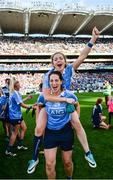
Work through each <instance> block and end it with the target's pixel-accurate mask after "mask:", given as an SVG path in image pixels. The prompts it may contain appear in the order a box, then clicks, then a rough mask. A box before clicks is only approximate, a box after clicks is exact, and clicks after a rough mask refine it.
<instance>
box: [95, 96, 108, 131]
mask: <svg viewBox="0 0 113 180" xmlns="http://www.w3.org/2000/svg"><path fill="white" fill-rule="evenodd" d="M102 102H103V100H102V98H98V99H97V101H96V104H95V105H94V107H93V111H92V123H93V127H94V128H103V129H109V125H108V124H106V123H105V120H106V116H104V115H103V113H102Z"/></svg>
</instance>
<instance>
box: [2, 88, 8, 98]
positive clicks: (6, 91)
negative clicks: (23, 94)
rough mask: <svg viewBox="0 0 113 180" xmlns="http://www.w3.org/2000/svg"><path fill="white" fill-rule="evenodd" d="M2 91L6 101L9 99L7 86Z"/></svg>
mask: <svg viewBox="0 0 113 180" xmlns="http://www.w3.org/2000/svg"><path fill="white" fill-rule="evenodd" d="M2 91H3V94H4V95H5V96H6V97H7V99H8V98H9V87H8V86H4V87H2Z"/></svg>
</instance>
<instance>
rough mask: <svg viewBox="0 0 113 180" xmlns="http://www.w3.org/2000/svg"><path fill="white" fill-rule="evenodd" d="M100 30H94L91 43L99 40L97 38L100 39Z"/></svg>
mask: <svg viewBox="0 0 113 180" xmlns="http://www.w3.org/2000/svg"><path fill="white" fill-rule="evenodd" d="M99 34H100V32H99V30H98V29H97V28H96V26H95V27H94V28H93V30H92V38H91V42H92V43H95V41H96V40H97V38H98V37H99Z"/></svg>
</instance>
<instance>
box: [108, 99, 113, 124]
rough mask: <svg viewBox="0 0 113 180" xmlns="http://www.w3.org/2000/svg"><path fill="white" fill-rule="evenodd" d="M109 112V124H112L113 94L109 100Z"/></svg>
mask: <svg viewBox="0 0 113 180" xmlns="http://www.w3.org/2000/svg"><path fill="white" fill-rule="evenodd" d="M107 105H108V113H109V125H110V126H111V117H112V116H113V96H110V97H109V99H108V102H107Z"/></svg>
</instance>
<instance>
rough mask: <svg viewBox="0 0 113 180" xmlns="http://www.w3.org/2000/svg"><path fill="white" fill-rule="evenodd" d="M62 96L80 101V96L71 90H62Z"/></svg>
mask: <svg viewBox="0 0 113 180" xmlns="http://www.w3.org/2000/svg"><path fill="white" fill-rule="evenodd" d="M61 97H66V98H73V99H74V100H75V101H76V102H78V97H77V96H76V95H75V94H74V93H73V92H71V91H69V90H66V91H64V92H62V93H61Z"/></svg>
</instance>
